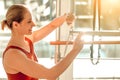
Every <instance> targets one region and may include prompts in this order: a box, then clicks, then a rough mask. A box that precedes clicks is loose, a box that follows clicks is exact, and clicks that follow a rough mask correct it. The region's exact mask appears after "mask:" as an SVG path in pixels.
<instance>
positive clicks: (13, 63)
mask: <svg viewBox="0 0 120 80" xmlns="http://www.w3.org/2000/svg"><path fill="white" fill-rule="evenodd" d="M26 58H27V57H26V55H25V54H24V53H22V52H21V51H19V50H17V49H9V50H8V51H6V53H5V55H4V59H3V65H4V68H5V70H6V71H7V72H9V73H16V72H17V69H15V67H17V66H18V64H20V63H21V62H24V61H25V59H26ZM23 60H24V61H23Z"/></svg>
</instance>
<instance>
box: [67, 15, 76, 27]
mask: <svg viewBox="0 0 120 80" xmlns="http://www.w3.org/2000/svg"><path fill="white" fill-rule="evenodd" d="M74 19H75V17H74V15H73V14H72V13H68V14H67V17H66V22H67V24H68V25H70V24H72V22H73V20H74Z"/></svg>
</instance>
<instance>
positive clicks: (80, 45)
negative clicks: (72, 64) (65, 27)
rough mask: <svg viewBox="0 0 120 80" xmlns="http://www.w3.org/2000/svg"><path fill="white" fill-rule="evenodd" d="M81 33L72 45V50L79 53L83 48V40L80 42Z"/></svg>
mask: <svg viewBox="0 0 120 80" xmlns="http://www.w3.org/2000/svg"><path fill="white" fill-rule="evenodd" d="M82 35H83V33H79V34H78V36H77V37H76V39H75V41H74V44H73V50H75V51H78V52H80V50H81V49H82V48H83V40H82Z"/></svg>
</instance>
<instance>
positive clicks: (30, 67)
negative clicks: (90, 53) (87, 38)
mask: <svg viewBox="0 0 120 80" xmlns="http://www.w3.org/2000/svg"><path fill="white" fill-rule="evenodd" d="M80 42H81V39H80V36H78V37H77V38H76V40H75V43H74V46H73V49H72V50H71V51H70V52H69V54H68V55H67V56H66V57H65V58H63V59H62V60H61V61H60V62H59V63H58V64H56V65H55V66H53V67H52V68H50V69H48V68H45V67H44V66H42V65H40V64H38V63H36V62H34V61H32V60H30V59H28V58H27V57H26V56H25V54H22V53H21V52H20V51H18V50H15V49H10V50H9V51H8V52H9V53H8V52H7V53H6V54H5V56H4V65H5V66H7V68H10V70H11V69H13V70H16V71H18V72H22V73H24V74H26V75H29V76H31V77H35V78H43V79H49V80H55V79H56V78H57V77H59V76H60V74H62V73H63V72H64V71H65V70H66V68H68V66H69V65H70V64H71V62H72V61H73V59H74V58H75V57H76V56H77V54H78V53H79V52H80V51H81V49H82V47H83V44H81V43H80ZM9 73H10V72H9Z"/></svg>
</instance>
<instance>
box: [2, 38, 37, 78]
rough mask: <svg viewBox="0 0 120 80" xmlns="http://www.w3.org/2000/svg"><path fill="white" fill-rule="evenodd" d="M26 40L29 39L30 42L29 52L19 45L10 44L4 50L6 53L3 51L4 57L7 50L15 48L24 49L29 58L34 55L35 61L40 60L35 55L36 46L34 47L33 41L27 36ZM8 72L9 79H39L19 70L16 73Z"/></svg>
mask: <svg viewBox="0 0 120 80" xmlns="http://www.w3.org/2000/svg"><path fill="white" fill-rule="evenodd" d="M25 40H26V41H28V43H29V46H30V52H28V51H26V50H25V49H22V48H20V47H17V46H8V47H7V48H6V50H5V51H4V53H3V58H4V55H5V52H6V51H7V50H8V49H10V48H14V49H18V50H20V51H22V52H23V53H24V54H25V55H26V56H27V57H28V58H29V59H32V57H33V58H34V61H38V60H37V57H36V55H35V53H34V48H33V43H32V41H31V40H30V39H28V38H25ZM6 74H7V77H8V80H38V79H36V78H32V77H30V76H27V75H25V74H23V73H21V72H18V73H16V74H10V73H7V72H6Z"/></svg>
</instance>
